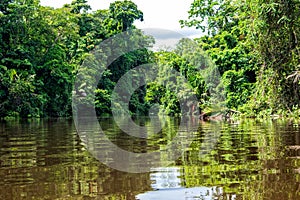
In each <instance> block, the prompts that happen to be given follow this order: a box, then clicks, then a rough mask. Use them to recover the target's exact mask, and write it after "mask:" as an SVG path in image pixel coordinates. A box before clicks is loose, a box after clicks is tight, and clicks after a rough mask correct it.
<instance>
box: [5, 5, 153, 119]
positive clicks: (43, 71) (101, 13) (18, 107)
mask: <svg viewBox="0 0 300 200" xmlns="http://www.w3.org/2000/svg"><path fill="white" fill-rule="evenodd" d="M89 10H90V6H89V5H88V4H87V1H86V0H74V1H73V2H72V3H71V4H66V5H65V6H64V7H63V8H58V9H53V8H50V7H43V6H40V5H39V1H37V0H28V1H20V0H14V1H12V0H5V1H1V3H0V27H1V28H0V38H1V43H0V66H1V68H0V80H1V83H0V112H1V113H0V117H6V116H20V117H46V116H51V117H62V116H69V115H70V114H71V94H72V89H73V82H74V78H75V75H76V74H77V73H80V70H79V66H80V65H81V64H82V62H83V60H85V59H86V58H87V56H88V55H89V52H90V51H92V50H94V49H95V47H96V46H97V45H98V44H100V42H101V41H103V40H105V39H106V38H109V37H111V36H112V35H113V34H116V33H120V32H122V31H125V30H128V29H131V28H134V26H133V22H134V21H135V20H142V19H143V14H142V12H141V11H140V10H138V9H137V7H136V5H135V4H134V3H133V2H131V1H117V2H115V3H112V4H111V5H110V7H109V9H107V10H98V11H95V12H88V11H89ZM143 55H145V56H143ZM147 55H148V54H145V52H144V51H143V52H136V53H132V54H131V56H132V57H134V58H132V57H126V56H125V57H126V58H123V59H124V60H122V61H121V60H120V61H119V63H116V64H115V65H118V67H119V68H118V69H113V67H112V68H111V69H110V70H111V71H108V72H106V77H105V78H104V82H102V83H100V84H104V85H105V87H104V89H103V88H99V89H97V90H96V91H95V93H96V96H97V98H96V102H95V103H96V108H97V109H98V112H101V114H102V113H109V112H110V111H109V110H110V109H109V108H108V106H109V103H108V100H109V98H110V93H111V88H112V86H113V85H114V83H115V81H116V79H115V78H116V77H120V75H121V74H122V73H125V72H126V71H127V70H129V69H131V68H132V67H133V66H135V64H138V63H136V61H137V60H138V61H140V62H141V63H143V62H146V60H147V59H148V57H147ZM132 59H135V61H134V60H132ZM143 59H144V61H143ZM145 59H146V60H145ZM123 61H124V63H123ZM81 70H91V73H90V76H91V77H93V76H94V75H95V74H96V73H97V72H96V71H93V70H92V69H81ZM88 74H89V73H88ZM115 76H116V77H115ZM82 78H89V77H82ZM93 92H94V91H93ZM139 95H140V94H139ZM139 95H138V96H137V97H139ZM139 100H140V98H139V99H136V98H133V105H134V106H133V109H134V110H140V109H141V108H140V107H142V105H139V106H138V107H139V108H136V105H137V104H138V102H136V101H139Z"/></svg>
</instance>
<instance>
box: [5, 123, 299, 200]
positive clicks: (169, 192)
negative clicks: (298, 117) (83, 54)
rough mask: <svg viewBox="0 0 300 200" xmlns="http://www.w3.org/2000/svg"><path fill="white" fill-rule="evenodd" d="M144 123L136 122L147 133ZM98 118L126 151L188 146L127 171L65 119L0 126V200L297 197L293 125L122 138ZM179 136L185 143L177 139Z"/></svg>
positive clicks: (204, 126)
mask: <svg viewBox="0 0 300 200" xmlns="http://www.w3.org/2000/svg"><path fill="white" fill-rule="evenodd" d="M149 120H150V119H148V118H141V119H136V122H137V123H138V124H140V125H142V126H145V127H146V128H147V126H149V127H148V129H147V130H148V131H150V132H151V130H152V129H153V127H151V126H150V125H149ZM99 121H100V125H101V127H102V129H103V131H104V132H105V134H106V136H107V137H108V138H109V140H110V141H111V142H112V143H113V144H115V145H116V146H118V147H120V148H122V149H123V150H126V151H130V152H135V153H148V152H151V151H153V152H160V151H162V149H163V148H164V147H165V146H167V145H168V144H170V143H172V142H173V143H180V144H183V143H187V144H188V146H185V147H184V148H182V149H180V150H178V151H179V153H180V154H179V156H178V157H176V158H174V160H173V162H171V161H170V162H163V161H166V160H168V154H167V153H160V154H159V155H160V161H161V162H158V163H156V164H157V165H156V166H152V167H149V170H148V171H145V172H142V173H132V172H130V173H129V172H126V170H125V169H126V168H124V170H123V172H122V171H119V170H116V169H113V168H111V167H110V166H109V164H107V163H106V164H103V162H102V161H101V159H100V160H99V158H98V157H97V156H96V154H94V153H93V152H91V150H90V149H89V151H88V150H87V149H88V148H87V146H86V145H87V142H86V140H84V139H83V138H84V137H83V135H82V134H78V133H77V131H76V128H75V125H74V122H73V120H71V119H41V120H37V119H35V120H15V121H6V122H1V123H0V177H1V178H0V199H1V200H2V199H3V200H21V199H22V200H27V199H49V200H50V199H51V200H54V199H59V200H62V199H78V200H79V199H105V200H116V199H118V200H119V199H120V200H135V199H140V200H148V199H149V200H160V199H161V200H168V199H170V200H171V199H172V200H173V199H174V200H176V199H178V200H181V199H182V200H192V199H195V200H199V199H205V200H215V199H220V200H221V199H222V200H224V199H228V200H238V199H270V200H276V199H278V200H282V199H291V200H295V199H300V126H299V125H298V124H297V123H293V122H290V121H284V120H273V121H272V120H269V121H259V120H253V119H251V120H250V119H249V120H240V121H234V122H198V121H196V123H197V124H198V125H199V126H197V127H196V129H189V130H190V132H189V131H186V132H184V131H183V132H182V131H180V130H179V123H180V120H178V119H173V118H166V119H164V123H163V127H164V128H163V129H162V130H161V131H160V132H158V133H156V134H152V135H150V136H149V137H148V138H147V139H145V138H137V137H134V136H130V135H127V134H125V133H124V132H122V131H121V130H120V129H119V128H118V126H117V125H116V124H115V122H114V120H113V119H112V118H102V119H99ZM132 131H138V130H132ZM177 134H179V138H183V140H175V138H176V135H177ZM186 135H189V137H186ZM109 148H110V147H108V146H107V145H104V144H102V143H101V141H100V142H99V144H98V149H97V151H100V152H102V153H103V152H105V156H106V159H107V160H114V157H113V156H112V154H111V153H113V152H111V149H109ZM106 152H107V153H106ZM164 156H165V157H164ZM145 159H148V160H144V161H145V163H148V162H151V160H149V157H147V158H145ZM124 160H125V161H126V160H127V158H125V159H124ZM100 161H101V162H100ZM112 162H113V161H110V162H108V163H112ZM160 163H161V164H160ZM124 171H125V172H124Z"/></svg>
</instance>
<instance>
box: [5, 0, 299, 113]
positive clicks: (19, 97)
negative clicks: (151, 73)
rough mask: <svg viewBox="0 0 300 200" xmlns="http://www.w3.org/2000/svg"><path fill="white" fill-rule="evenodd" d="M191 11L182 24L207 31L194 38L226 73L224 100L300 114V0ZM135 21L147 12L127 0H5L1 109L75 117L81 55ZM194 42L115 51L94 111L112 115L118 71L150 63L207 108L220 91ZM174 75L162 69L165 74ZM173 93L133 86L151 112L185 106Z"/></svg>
mask: <svg viewBox="0 0 300 200" xmlns="http://www.w3.org/2000/svg"><path fill="white" fill-rule="evenodd" d="M166 12H167V11H166ZM187 12H188V13H189V18H188V19H182V20H181V21H180V24H181V25H182V27H184V26H188V27H194V28H196V29H202V30H203V32H205V33H206V34H205V36H203V37H201V38H196V39H195V40H194V43H193V45H195V44H196V46H193V49H194V50H196V52H201V54H202V50H203V51H205V52H206V53H207V55H208V56H209V57H210V59H211V60H212V61H213V63H214V66H215V67H216V69H217V70H218V72H219V73H220V76H221V82H220V83H219V85H222V87H224V90H220V92H222V95H223V96H224V97H225V98H224V99H223V102H220V104H222V105H221V107H222V108H223V107H226V108H228V109H231V110H234V111H236V112H238V113H241V114H242V115H245V116H248V117H252V116H292V117H299V116H300V98H299V95H300V93H299V90H300V87H299V83H300V82H299V81H300V60H299V59H300V45H299V43H298V41H299V39H300V38H299V34H300V2H299V1H298V0H248V1H244V0H234V1H230V0H222V1H219V0H194V2H193V3H192V5H191V6H190V10H189V11H187ZM136 20H141V21H142V20H143V12H142V11H141V10H139V9H138V7H137V6H136V5H135V4H134V3H133V2H132V1H127V0H125V1H115V2H114V3H112V4H110V6H109V8H107V9H106V10H97V11H92V10H91V7H90V6H89V5H88V3H87V1H86V0H74V1H73V2H72V3H71V4H66V5H64V6H63V7H62V8H57V9H54V8H51V7H45V6H41V5H40V2H39V0H2V1H1V3H0V38H1V39H0V40H1V43H0V118H5V117H68V116H71V115H72V106H71V102H72V91H73V86H74V81H75V80H74V79H75V77H76V75H77V74H78V73H80V70H84V69H82V68H81V69H80V66H81V65H82V63H83V62H84V60H85V59H86V58H87V57H88V56H89V55H90V52H91V51H93V50H95V49H96V48H97V45H99V44H100V43H101V42H102V41H104V40H106V39H107V38H110V37H112V36H114V35H116V34H118V33H122V32H124V31H128V30H134V29H136V27H135V26H134V22H135V21H136ZM133 37H135V39H134V40H136V41H140V42H143V43H144V44H145V46H149V47H151V45H152V44H153V41H152V39H151V38H149V37H147V36H144V35H142V34H137V35H134V36H133ZM189 45H190V44H189V40H184V39H183V40H181V41H180V42H179V43H178V44H177V46H176V48H175V49H174V50H170V51H165V50H161V51H158V52H152V51H150V50H148V49H146V48H145V49H140V50H137V51H132V52H130V53H127V54H125V55H122V56H121V57H120V58H118V59H117V60H115V61H114V62H113V63H111V64H110V66H109V67H108V69H107V70H106V72H105V73H104V74H105V76H103V78H102V79H101V80H100V82H99V83H98V86H97V89H96V90H95V91H94V92H95V96H96V98H95V99H94V101H95V108H96V111H97V114H98V115H99V116H103V115H110V114H111V112H112V111H111V101H110V99H111V94H112V91H113V89H114V86H115V85H116V83H117V81H118V80H119V79H120V77H122V76H123V75H124V74H125V73H126V72H128V71H129V70H131V69H133V68H135V67H136V66H139V65H142V64H146V63H150V62H156V63H158V66H163V65H168V66H171V67H172V68H173V69H174V70H176V71H178V72H179V73H180V74H182V75H183V76H184V77H185V78H186V79H187V80H188V81H189V83H190V85H191V86H192V93H193V94H194V95H195V96H196V97H197V98H198V100H199V102H200V103H199V105H198V106H199V108H200V110H201V111H202V112H210V111H211V108H212V107H213V106H212V104H213V103H214V101H213V98H214V97H213V96H211V93H210V92H209V91H211V89H212V88H218V86H216V87H215V86H211V85H208V84H207V83H206V81H205V80H206V79H205V77H204V76H203V74H201V73H200V72H198V71H197V66H195V65H197V62H198V61H197V60H195V59H194V58H193V57H191V55H190V52H188V51H185V50H183V49H188V48H186V46H189ZM200 62H202V61H200ZM198 64H199V63H198ZM86 70H89V69H88V68H87V69H86ZM170 76H172V75H170ZM167 78H168V77H165V76H161V77H160V76H159V75H158V79H159V80H160V81H162V82H163V81H164V80H166V79H167ZM175 78H176V77H175ZM175 91H176V89H175ZM78 92H79V93H80V91H78ZM175 93H176V92H174V91H170V90H169V89H168V88H166V87H162V86H161V85H160V84H159V83H151V84H148V85H146V86H143V87H141V88H139V89H138V90H136V91H135V92H134V94H133V95H132V97H131V99H130V105H129V110H130V112H131V114H132V115H147V114H148V112H149V109H150V108H151V106H152V105H154V104H159V105H160V109H161V110H162V112H164V113H166V114H168V115H173V116H176V115H179V114H180V106H182V105H180V103H179V101H178V99H177V96H176V94H175ZM221 107H220V108H221Z"/></svg>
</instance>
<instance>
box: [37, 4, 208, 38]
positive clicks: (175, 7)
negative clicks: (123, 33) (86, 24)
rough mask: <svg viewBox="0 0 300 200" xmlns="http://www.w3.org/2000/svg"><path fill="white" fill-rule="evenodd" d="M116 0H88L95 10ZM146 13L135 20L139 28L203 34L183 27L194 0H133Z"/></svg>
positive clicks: (57, 5) (189, 34)
mask: <svg viewBox="0 0 300 200" xmlns="http://www.w3.org/2000/svg"><path fill="white" fill-rule="evenodd" d="M40 1H41V4H42V5H44V6H51V7H55V8H59V7H62V6H63V5H64V4H66V3H70V2H71V1H72V0H40ZM114 1H115V0H88V3H89V4H90V5H91V6H92V9H93V10H98V9H108V7H109V4H110V3H111V2H114ZM132 1H133V2H134V3H135V4H136V5H137V6H138V9H139V10H141V11H142V12H143V13H144V21H143V22H135V25H136V27H137V28H141V29H144V28H161V29H167V30H171V31H176V32H178V33H180V34H182V35H184V36H186V37H190V38H195V37H199V36H201V35H203V34H202V32H201V31H200V30H196V29H195V28H183V29H181V27H180V24H179V20H181V19H187V18H188V10H189V8H190V5H191V3H192V2H193V0H132Z"/></svg>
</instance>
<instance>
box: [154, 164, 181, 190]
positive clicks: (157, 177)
mask: <svg viewBox="0 0 300 200" xmlns="http://www.w3.org/2000/svg"><path fill="white" fill-rule="evenodd" d="M155 170H157V172H154V173H151V175H150V177H151V178H150V179H151V182H152V184H151V187H152V188H153V189H154V190H158V189H167V188H180V187H181V180H180V171H179V170H180V168H178V167H173V168H157V169H155Z"/></svg>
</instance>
